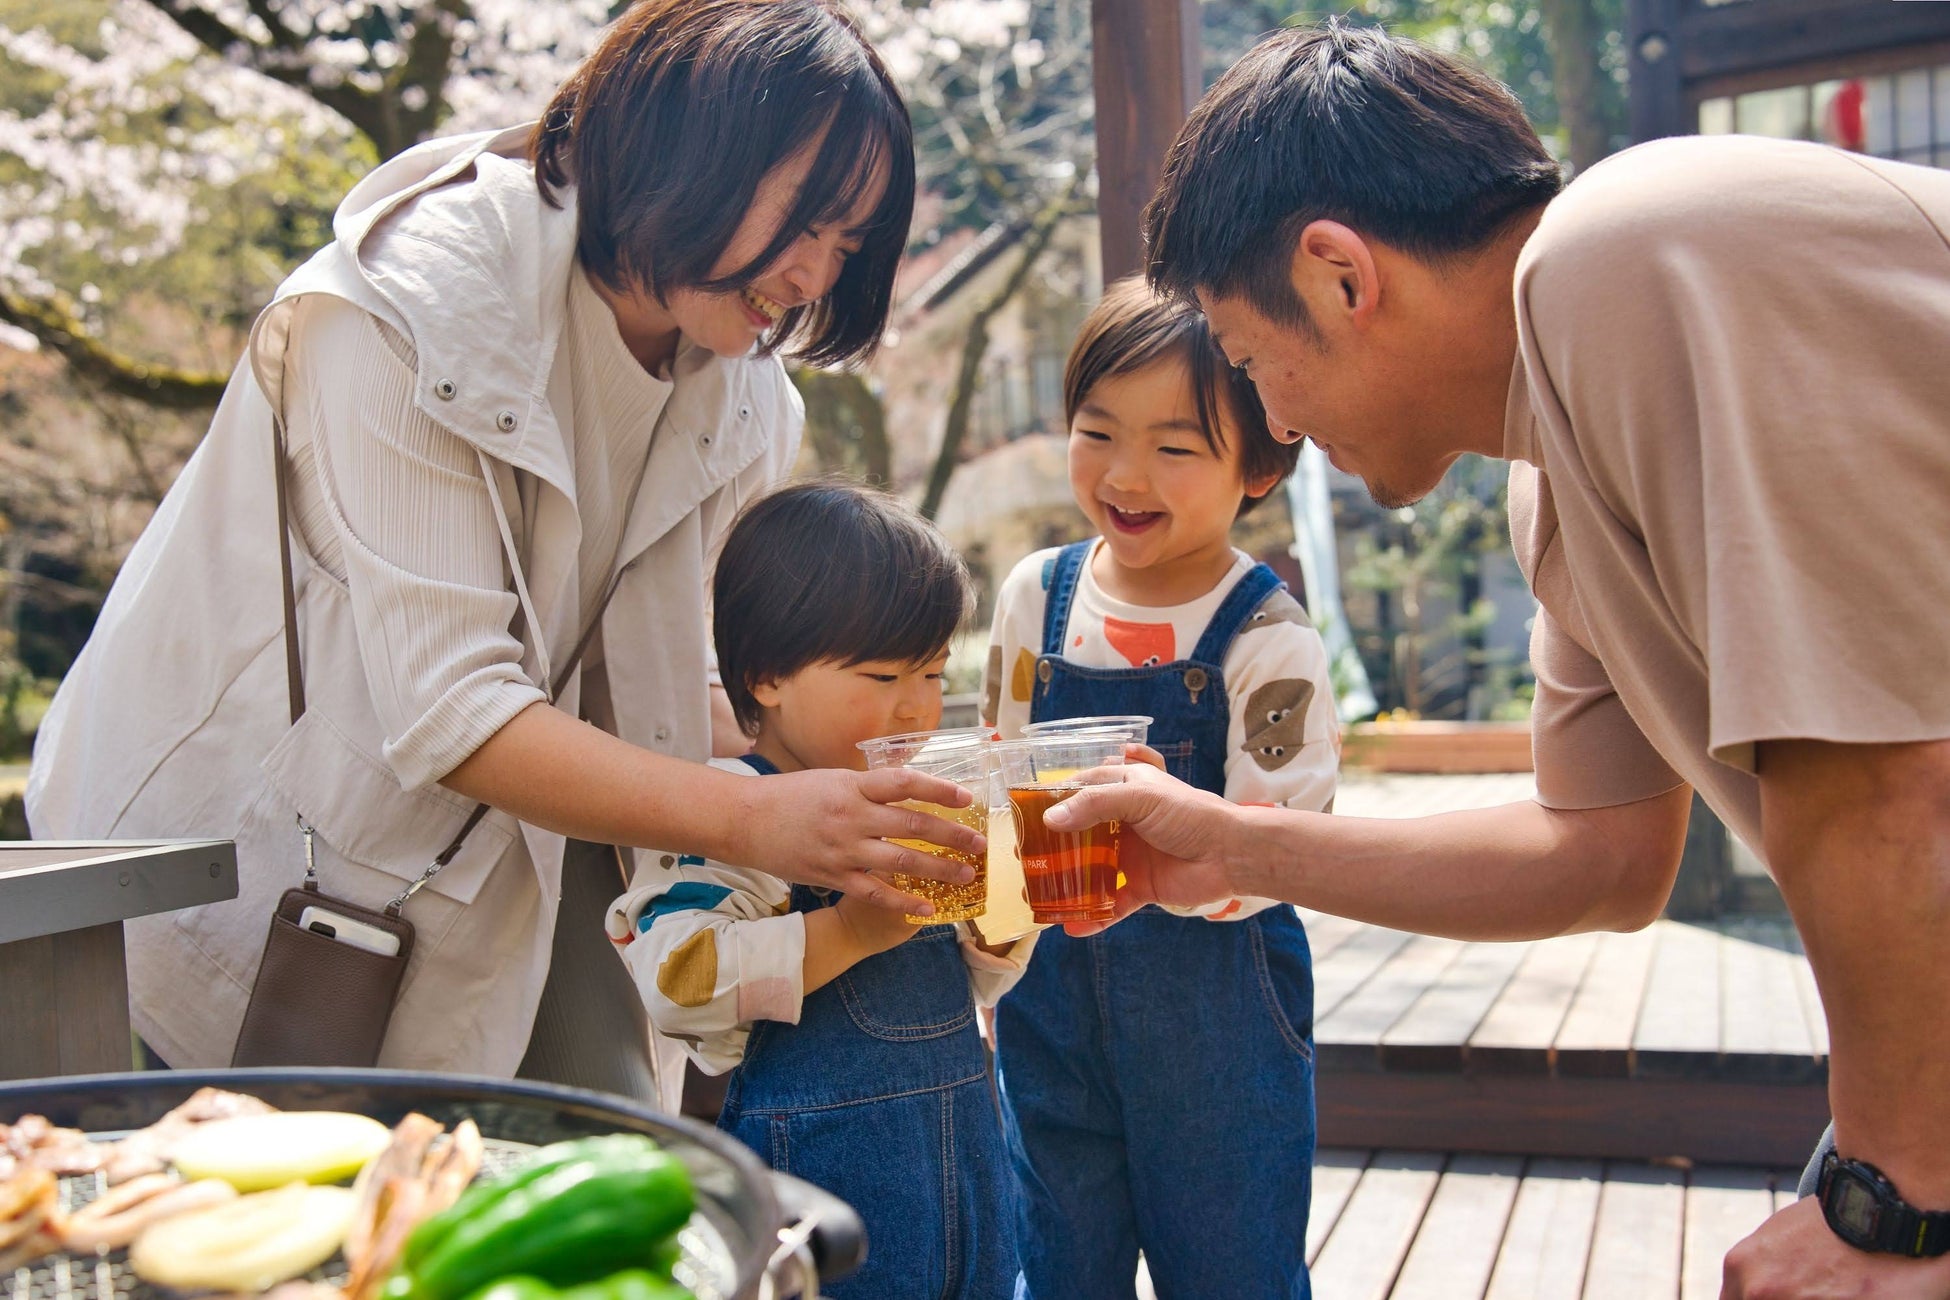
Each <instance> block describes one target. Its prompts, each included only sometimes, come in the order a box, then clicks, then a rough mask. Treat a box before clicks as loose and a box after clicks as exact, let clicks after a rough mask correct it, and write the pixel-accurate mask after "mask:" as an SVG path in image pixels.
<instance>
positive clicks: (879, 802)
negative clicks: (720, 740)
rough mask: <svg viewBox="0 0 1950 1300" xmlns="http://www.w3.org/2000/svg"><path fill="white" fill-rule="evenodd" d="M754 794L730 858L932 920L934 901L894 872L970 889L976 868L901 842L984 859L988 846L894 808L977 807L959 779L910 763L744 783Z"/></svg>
mask: <svg viewBox="0 0 1950 1300" xmlns="http://www.w3.org/2000/svg"><path fill="white" fill-rule="evenodd" d="M742 784H743V786H745V787H746V788H747V789H748V790H749V793H748V794H747V796H746V798H747V800H748V802H747V804H746V805H745V807H744V808H743V809H742V810H741V812H742V813H743V814H744V815H743V816H742V817H741V819H740V820H741V823H742V825H743V827H744V832H743V835H742V837H741V842H740V843H739V844H737V845H736V846H735V848H734V853H733V854H732V855H728V856H727V857H726V859H725V860H726V861H729V862H734V863H736V864H737V865H739V866H743V867H756V868H758V869H759V870H760V871H768V872H770V873H771V874H773V875H775V876H777V877H778V878H779V879H781V880H792V881H797V882H798V883H800V884H802V885H819V886H825V887H826V888H829V889H837V890H838V891H840V892H841V893H842V894H845V895H846V896H847V897H849V898H856V899H859V900H861V901H863V902H867V903H871V904H873V905H874V906H875V907H881V908H885V909H887V910H888V911H890V912H894V913H912V914H913V915H915V916H931V915H933V913H934V904H932V903H930V902H928V901H927V900H926V899H924V898H917V897H915V896H914V895H912V894H909V893H905V892H903V891H901V890H898V889H896V888H894V887H893V885H891V884H889V883H888V881H887V879H886V878H887V877H888V876H890V875H892V874H893V873H895V872H902V873H905V874H907V875H910V876H928V877H931V878H932V879H935V880H945V881H948V882H949V883H951V884H966V883H967V882H968V881H970V880H973V879H974V878H975V869H974V868H973V867H971V866H968V865H967V864H966V863H962V862H957V861H955V860H954V859H952V858H944V857H937V856H935V855H934V854H932V853H928V852H925V851H923V850H921V849H917V848H909V847H907V846H905V845H901V844H894V843H891V842H890V841H893V840H897V839H898V840H914V841H921V842H926V843H931V844H939V845H941V846H942V847H944V848H949V849H955V850H958V851H960V852H962V853H968V854H973V855H974V856H976V857H978V858H979V857H980V856H981V855H982V854H984V853H986V852H987V851H988V841H987V840H985V839H984V838H983V837H982V836H981V835H980V834H978V833H977V832H975V831H973V830H970V829H969V828H968V827H966V826H959V825H956V824H955V823H954V822H950V821H944V820H942V819H941V818H939V817H934V816H930V815H929V814H927V813H924V812H918V811H916V810H915V809H912V808H895V807H890V806H889V805H892V804H897V803H900V802H901V801H903V800H909V799H912V800H917V801H919V802H922V803H931V804H936V805H938V806H940V807H943V808H960V807H965V806H967V804H968V802H969V794H968V791H966V790H964V789H962V787H960V786H958V785H956V784H955V783H954V782H953V781H947V780H943V779H942V778H941V777H938V776H927V775H925V774H923V773H920V772H916V771H913V770H912V769H909V768H903V767H889V768H880V769H878V770H875V771H872V772H842V771H838V770H835V769H830V768H829V769H822V770H818V771H809V772H788V773H785V774H784V775H781V776H768V777H764V778H762V779H760V780H756V781H745V782H743V783H742Z"/></svg>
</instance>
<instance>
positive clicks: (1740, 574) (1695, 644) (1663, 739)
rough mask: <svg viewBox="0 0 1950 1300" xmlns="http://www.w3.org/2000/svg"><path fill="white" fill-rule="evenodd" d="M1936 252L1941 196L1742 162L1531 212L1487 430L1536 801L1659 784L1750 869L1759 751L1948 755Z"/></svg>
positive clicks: (1943, 258)
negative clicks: (1718, 833) (1508, 558)
mask: <svg viewBox="0 0 1950 1300" xmlns="http://www.w3.org/2000/svg"><path fill="white" fill-rule="evenodd" d="M1946 229H1950V174H1946V173H1945V172H1941V171H1936V170H1932V169H1928V168H1921V167H1911V166H1906V165H1903V164H1899V163H1890V162H1883V161H1879V160H1875V159H1869V158H1863V157H1859V156H1856V155H1853V154H1848V153H1843V152H1841V151H1839V150H1835V149H1829V148H1826V147H1823V146H1819V145H1811V144H1802V143H1797V142H1790V141H1777V140H1761V139H1752V138H1744V137H1713V138H1690V139H1678V140H1666V141H1659V142H1657V143H1653V144H1648V145H1642V146H1640V147H1638V148H1635V149H1631V150H1628V151H1626V152H1625V153H1622V154H1619V155H1617V156H1616V157H1614V158H1612V159H1610V160H1608V161H1606V162H1604V163H1603V164H1601V165H1599V166H1597V167H1594V168H1593V169H1592V170H1591V171H1590V172H1588V173H1587V174H1586V175H1585V176H1584V177H1582V178H1581V179H1580V180H1578V181H1577V182H1576V183H1575V184H1573V185H1572V186H1571V187H1570V188H1569V189H1567V190H1566V191H1565V193H1564V194H1563V195H1562V196H1561V197H1559V198H1558V199H1557V200H1556V201H1554V202H1553V203H1552V204H1551V205H1550V207H1549V209H1548V210H1547V211H1546V213H1545V215H1544V218H1543V221H1542V223H1541V224H1540V225H1539V227H1538V229H1537V231H1536V233H1535V235H1533V236H1532V238H1531V239H1530V241H1529V243H1528V244H1527V245H1526V246H1525V248H1524V251H1523V255H1522V257H1521V259H1520V260H1519V263H1518V267H1517V279H1516V306H1517V328H1518V336H1519V360H1518V364H1517V370H1516V375H1515V376H1514V379H1513V381H1512V389H1511V402H1510V414H1509V418H1508V421H1507V428H1506V430H1505V438H1506V448H1505V450H1506V454H1507V455H1509V456H1510V457H1511V458H1512V459H1513V460H1519V461H1525V462H1529V463H1528V464H1522V465H1516V466H1513V469H1512V475H1511V488H1510V502H1511V508H1510V513H1511V534H1512V537H1513V539H1514V541H1515V545H1516V551H1517V556H1518V560H1519V562H1520V563H1521V564H1522V566H1523V569H1524V572H1525V574H1526V575H1527V576H1528V577H1529V579H1530V582H1531V586H1532V589H1533V590H1534V591H1535V592H1536V594H1537V598H1538V600H1539V602H1540V603H1541V604H1542V606H1543V609H1542V611H1541V612H1540V614H1539V615H1538V618H1537V622H1536V626H1535V630H1534V633H1533V637H1532V643H1531V657H1532V661H1533V663H1534V665H1535V667H1536V671H1537V705H1536V711H1535V714H1534V716H1533V725H1534V727H1535V736H1536V752H1537V783H1538V791H1539V795H1540V797H1541V799H1542V800H1543V802H1544V803H1546V804H1547V805H1550V806H1553V807H1561V808H1589V807H1604V806H1609V805H1613V804H1619V803H1627V802H1631V801H1634V800H1638V799H1642V798H1646V797H1649V796H1651V795H1654V794H1657V793H1659V792H1660V791H1662V790H1666V789H1670V788H1671V787H1672V786H1674V785H1675V784H1677V783H1678V781H1680V780H1681V779H1683V780H1685V781H1688V782H1690V783H1692V785H1693V786H1694V787H1695V788H1697V789H1698V790H1699V792H1700V793H1701V794H1702V795H1703V796H1704V797H1705V798H1706V800H1707V802H1708V803H1709V804H1711V805H1712V807H1713V808H1714V810H1715V811H1716V812H1718V813H1719V814H1720V816H1721V817H1722V818H1723V819H1724V820H1725V821H1726V822H1727V824H1728V825H1729V826H1730V827H1731V828H1732V829H1733V830H1734V831H1735V833H1737V834H1738V835H1739V836H1740V837H1741V838H1742V839H1743V840H1745V841H1746V842H1747V843H1748V844H1749V845H1751V846H1754V847H1756V848H1758V847H1759V845H1760V787H1759V782H1758V781H1757V779H1756V778H1755V776H1754V747H1755V745H1756V743H1757V742H1760V741H1764V740H1772V739H1788V738H1809V739H1817V740H1827V741H1840V742H1872V741H1915V740H1929V739H1938V738H1943V737H1950V663H1946V660H1950V247H1946V243H1945V232H1946ZM1533 467H1534V468H1533ZM1540 471H1541V472H1540Z"/></svg>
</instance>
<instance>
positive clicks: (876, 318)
mask: <svg viewBox="0 0 1950 1300" xmlns="http://www.w3.org/2000/svg"><path fill="white" fill-rule="evenodd" d="M822 131H823V132H825V136H824V138H823V139H821V136H820V133H821V132H822ZM814 140H819V141H820V144H819V152H818V156H817V158H816V159H815V160H814V162H813V165H812V170H811V172H809V173H808V175H807V178H806V183H805V185H804V187H803V188H802V189H801V190H800V193H799V198H798V202H797V204H796V205H795V206H794V207H793V209H792V211H791V212H790V213H788V214H787V215H786V218H785V220H784V222H783V223H782V224H781V225H780V226H779V228H778V231H777V232H776V233H775V234H774V235H773V236H772V240H771V242H770V243H769V244H768V245H767V246H766V247H765V249H764V250H763V251H761V252H760V253H759V254H758V255H757V256H756V257H754V258H753V259H752V260H751V261H750V262H749V263H747V264H746V265H744V266H742V267H739V268H738V269H736V270H734V271H732V272H731V273H730V274H729V275H725V276H721V277H716V278H713V276H712V274H711V272H712V269H713V267H714V266H715V265H716V263H717V261H718V258H719V257H720V256H721V255H722V254H723V253H724V250H725V247H726V245H727V244H729V243H730V242H731V236H732V234H733V233H734V232H735V230H736V229H737V226H738V222H739V219H740V218H742V217H743V216H744V214H745V212H746V211H747V210H748V209H749V208H750V207H751V204H752V196H753V195H754V194H755V193H757V191H758V184H759V182H760V181H761V180H762V179H764V177H765V174H766V173H767V172H769V171H770V170H771V169H772V168H774V167H776V166H777V165H778V164H779V163H780V162H782V161H784V160H785V159H787V158H789V157H791V156H792V155H793V154H794V153H795V152H796V151H798V150H799V149H800V148H802V147H804V146H806V145H807V144H809V143H810V142H812V141H814ZM534 161H535V180H536V183H537V184H538V185H539V186H540V188H541V191H542V194H543V196H544V197H545V198H546V199H548V201H549V202H551V203H559V201H560V200H559V192H560V191H561V190H563V189H565V188H567V187H569V186H574V187H575V190H576V196H575V197H576V222H577V236H576V253H577V256H578V257H579V258H580V259H581V261H582V264H583V265H584V266H585V267H587V268H588V269H589V271H590V272H591V273H592V274H594V275H595V276H596V277H597V278H598V279H599V280H601V281H602V282H603V283H604V284H607V285H609V286H610V287H611V288H613V289H617V290H625V291H627V290H633V289H645V288H648V289H654V291H655V292H656V294H657V295H658V298H659V300H660V301H662V300H663V298H664V295H667V294H668V293H670V291H671V290H673V289H689V288H695V289H702V290H704V291H706V292H711V293H730V292H736V291H738V290H740V289H743V288H745V287H747V286H748V285H750V284H751V282H752V281H753V280H755V279H757V278H758V276H760V275H761V274H763V273H764V271H765V268H766V267H768V266H770V265H771V264H772V263H773V262H775V261H777V260H778V258H779V257H780V255H781V254H783V253H784V252H785V250H786V248H787V247H788V246H789V245H791V243H792V242H793V241H794V240H796V239H798V238H799V237H800V236H801V235H802V234H803V233H804V232H805V231H806V229H807V228H808V227H810V226H817V225H830V224H832V223H833V222H835V221H838V220H840V219H842V218H843V217H844V216H845V215H846V214H847V213H849V212H850V211H851V210H852V209H853V207H854V205H855V204H856V203H857V202H858V201H859V198H860V196H861V195H862V194H864V193H866V192H867V191H868V190H869V189H870V188H871V186H872V185H873V183H874V182H875V180H876V179H877V178H879V177H881V176H885V177H886V181H887V189H886V193H885V194H884V195H882V197H881V200H880V203H879V206H878V207H876V208H875V210H874V212H873V215H872V217H871V218H870V219H869V220H868V222H867V224H866V226H865V227H864V228H863V229H862V230H861V231H860V232H859V234H860V240H861V242H860V248H859V251H858V252H857V253H854V254H853V255H852V256H850V257H849V258H847V261H846V266H845V269H843V270H842V271H841V272H840V276H839V280H838V282H837V283H836V284H835V285H834V286H833V290H832V292H831V293H829V294H827V295H826V297H824V298H823V299H821V300H820V301H819V302H817V303H813V304H811V305H809V306H805V307H799V308H795V309H794V310H792V311H789V312H787V313H786V316H785V319H784V320H783V321H781V322H780V323H779V324H778V325H777V326H776V327H774V328H773V329H772V330H770V331H768V332H767V335H766V338H765V347H766V349H767V350H768V351H769V350H777V349H783V350H787V351H790V352H791V353H792V354H793V355H794V356H796V357H797V358H799V359H801V360H803V361H805V362H807V363H808V364H811V365H833V364H837V363H839V362H844V361H854V360H858V359H860V358H863V357H865V356H867V355H869V354H871V353H872V351H873V349H874V346H875V344H877V343H878V342H879V340H880V335H881V333H882V332H883V331H884V330H885V329H886V326H887V315H888V311H889V309H890V308H891V306H892V303H893V291H894V271H895V268H896V267H897V266H898V264H899V262H900V258H901V253H902V251H903V250H904V249H905V247H906V244H907V231H908V226H909V224H910V222H911V221H912V218H913V213H914V132H913V127H912V125H911V124H910V123H909V121H908V116H907V106H906V104H904V103H903V102H902V100H901V97H900V92H899V91H898V90H896V89H895V87H894V82H893V79H892V78H891V77H889V76H888V75H887V69H886V68H885V67H884V66H883V65H882V64H881V62H880V57H879V56H878V55H877V54H875V53H874V51H873V47H872V46H870V45H868V44H867V41H866V38H865V37H863V36H862V35H861V34H860V32H859V30H858V29H857V28H856V27H855V26H854V25H853V22H852V20H851V19H849V18H848V17H847V16H846V14H845V13H844V12H843V11H842V10H841V9H840V8H839V7H838V6H837V5H836V4H834V3H831V2H830V0H639V3H638V4H636V5H635V6H633V7H632V8H630V9H629V10H627V11H626V12H625V13H624V14H623V16H622V17H621V18H619V19H618V20H617V22H616V25H615V27H613V28H611V29H610V32H609V34H608V35H606V36H605V37H604V38H603V41H602V44H601V45H600V46H599V47H598V48H597V49H596V52H595V53H593V54H591V55H590V56H589V58H588V59H587V60H585V61H584V62H583V64H582V66H581V67H579V68H577V69H576V71H575V73H574V74H573V75H572V76H571V77H570V78H569V79H568V81H566V82H565V83H563V86H562V88H561V89H560V90H559V91H557V92H556V95H555V99H554V100H553V102H551V103H550V104H549V106H548V111H547V112H546V113H544V114H543V116H542V125H541V129H540V130H539V131H537V132H536V135H535V143H534Z"/></svg>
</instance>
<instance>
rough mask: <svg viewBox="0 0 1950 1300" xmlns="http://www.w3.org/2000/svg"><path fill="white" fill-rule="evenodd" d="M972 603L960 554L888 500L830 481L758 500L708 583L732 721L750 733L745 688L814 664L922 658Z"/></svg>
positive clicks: (931, 654)
mask: <svg viewBox="0 0 1950 1300" xmlns="http://www.w3.org/2000/svg"><path fill="white" fill-rule="evenodd" d="M974 603H975V594H974V585H973V584H972V583H971V582H970V581H969V577H968V567H967V566H966V565H965V564H963V563H962V559H961V556H959V555H957V554H955V551H954V548H953V547H951V546H949V545H948V540H947V539H946V538H945V537H943V536H942V535H941V534H940V533H939V532H937V531H936V530H935V528H934V526H933V525H932V524H930V523H928V521H927V520H925V519H923V518H921V516H920V515H919V514H917V513H916V512H915V511H914V509H913V508H912V507H910V506H908V505H907V504H906V503H905V502H902V501H900V500H898V499H897V498H895V497H891V496H888V495H887V494H886V493H884V492H875V491H872V490H870V489H868V488H863V487H860V486H858V485H857V484H853V483H846V482H841V481H837V480H832V479H821V480H819V481H816V482H812V483H797V484H794V485H792V486H790V487H784V488H780V489H779V490H778V491H776V492H774V493H772V494H771V495H770V496H766V497H761V498H760V499H759V500H758V501H756V502H754V503H753V504H752V505H751V506H749V507H748V508H747V509H746V510H745V512H744V513H743V514H742V515H740V516H739V517H738V522H737V523H735V524H733V525H732V528H731V535H730V536H729V537H727V538H726V539H725V544H724V551H723V552H722V553H721V554H720V555H719V556H718V569H717V574H716V576H715V577H714V578H713V579H712V583H711V609H712V622H713V636H714V639H715V641H716V644H717V648H718V673H719V675H720V676H721V677H722V678H723V679H724V689H725V694H726V695H728V696H730V697H731V709H732V712H733V713H735V714H736V715H737V716H738V725H739V726H740V727H742V728H743V729H744V731H745V734H746V735H748V736H749V735H754V734H756V733H757V730H758V722H759V704H758V701H757V700H755V699H753V698H752V687H754V686H756V685H758V684H760V683H762V682H778V681H783V680H785V679H786V678H788V677H790V676H792V675H793V674H794V673H796V672H798V671H800V670H801V669H804V668H810V667H812V666H813V665H814V664H819V663H837V664H841V665H851V664H859V663H867V662H869V661H873V662H882V663H894V664H924V663H927V662H928V661H929V660H931V659H934V658H935V657H937V656H938V655H940V654H942V653H943V652H944V651H946V650H947V648H948V643H949V641H951V640H952V639H953V638H954V635H955V630H956V629H957V628H959V627H960V626H961V624H962V620H964V619H966V618H967V617H968V615H969V612H970V610H971V609H972V608H973V607H974Z"/></svg>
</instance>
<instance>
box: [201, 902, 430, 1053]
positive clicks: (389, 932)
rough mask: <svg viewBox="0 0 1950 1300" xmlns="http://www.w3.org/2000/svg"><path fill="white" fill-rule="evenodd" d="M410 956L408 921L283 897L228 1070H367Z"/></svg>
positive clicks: (381, 1039) (335, 904) (382, 1036)
mask: <svg viewBox="0 0 1950 1300" xmlns="http://www.w3.org/2000/svg"><path fill="white" fill-rule="evenodd" d="M328 930H329V931H331V933H326V931H328ZM388 948H390V949H391V950H392V951H390V952H389V951H385V950H386V949H388ZM412 956H413V923H412V922H411V921H408V920H405V919H404V918H402V917H399V916H394V915H390V914H388V913H386V912H382V911H375V910H374V909H372V908H369V907H361V906H359V905H358V904H357V903H348V902H346V901H345V900H343V899H338V898H332V897H329V896H327V895H326V894H323V893H321V892H320V891H319V890H318V889H317V888H315V887H312V886H304V887H300V888H297V889H287V890H285V891H284V895H283V897H281V898H280V899H279V900H278V907H277V911H276V912H275V913H273V914H272V916H271V930H270V933H269V934H268V935H267V936H266V937H265V940H264V957H263V960H262V961H260V962H259V963H258V968H257V980H256V982H255V983H254V984H253V985H252V987H251V999H250V1005H249V1006H248V1007H246V1008H245V1010H244V1023H243V1025H242V1027H241V1028H239V1030H238V1032H237V1046H236V1049H235V1051H234V1052H233V1053H232V1055H231V1060H230V1063H231V1065H232V1066H251V1065H337V1066H370V1065H373V1064H374V1063H376V1062H377V1061H378V1059H379V1049H380V1046H381V1045H382V1044H383V1043H384V1042H385V1041H386V1027H387V1025H388V1024H390V1023H391V1022H392V1018H393V1004H394V1002H395V1001H397V999H398V997H399V989H400V983H401V981H402V980H403V979H404V978H405V976H406V965H407V962H408V961H409V960H411V958H412Z"/></svg>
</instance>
